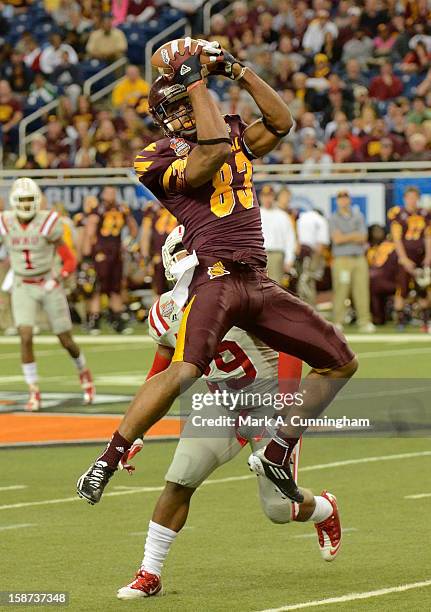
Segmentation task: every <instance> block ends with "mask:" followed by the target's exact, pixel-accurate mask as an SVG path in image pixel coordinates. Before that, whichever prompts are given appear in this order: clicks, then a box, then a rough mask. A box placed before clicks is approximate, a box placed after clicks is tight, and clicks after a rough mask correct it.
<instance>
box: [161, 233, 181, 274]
mask: <svg viewBox="0 0 431 612" xmlns="http://www.w3.org/2000/svg"><path fill="white" fill-rule="evenodd" d="M184 234H185V228H184V225H178V226H177V227H176V228H175V229H173V230H172V232H171V233H170V234H169V236H168V237H167V238H166V240H165V244H164V245H163V246H162V261H163V267H164V268H165V276H166V280H168V281H171V282H173V281H175V280H176V279H175V277H174V276H173V275H172V273H171V268H172V266H173V265H174V264H175V263H177V261H178V255H179V254H180V253H185V254H187V251H186V249H185V248H182V249H179V250H176V248H177V247H178V245H181V244H182V242H183V238H184Z"/></svg>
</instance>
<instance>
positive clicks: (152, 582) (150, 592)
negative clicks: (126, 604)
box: [117, 569, 163, 599]
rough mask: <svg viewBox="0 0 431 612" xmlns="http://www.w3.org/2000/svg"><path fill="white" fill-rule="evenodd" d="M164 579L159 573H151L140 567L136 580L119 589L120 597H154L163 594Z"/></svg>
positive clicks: (118, 595) (118, 594)
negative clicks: (162, 579) (161, 578)
mask: <svg viewBox="0 0 431 612" xmlns="http://www.w3.org/2000/svg"><path fill="white" fill-rule="evenodd" d="M162 594H163V589H162V581H161V580H160V576H157V574H150V572H146V571H145V570H143V569H140V570H139V572H138V573H137V574H136V576H135V580H133V582H131V583H130V584H128V585H127V586H125V587H122V588H121V589H118V591H117V597H118V599H138V598H139V597H153V596H154V595H162Z"/></svg>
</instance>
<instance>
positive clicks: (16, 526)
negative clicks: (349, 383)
mask: <svg viewBox="0 0 431 612" xmlns="http://www.w3.org/2000/svg"><path fill="white" fill-rule="evenodd" d="M26 527H36V524H35V523H21V524H19V525H4V526H1V525H0V531H9V529H25V528H26Z"/></svg>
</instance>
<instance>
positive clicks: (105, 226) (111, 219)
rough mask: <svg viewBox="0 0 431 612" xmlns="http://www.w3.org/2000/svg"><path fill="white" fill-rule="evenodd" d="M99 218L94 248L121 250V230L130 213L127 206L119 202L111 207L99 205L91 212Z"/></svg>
mask: <svg viewBox="0 0 431 612" xmlns="http://www.w3.org/2000/svg"><path fill="white" fill-rule="evenodd" d="M93 214H95V215H97V217H98V218H99V222H98V225H97V237H96V245H95V250H103V249H109V250H111V251H116V250H117V251H120V250H121V231H122V229H123V227H124V226H125V225H126V223H127V216H128V215H129V214H130V211H129V209H128V208H127V206H125V205H122V204H120V205H119V206H113V207H112V208H105V207H104V206H103V204H102V205H100V206H99V207H98V208H97V209H96V211H95V212H94V213H93Z"/></svg>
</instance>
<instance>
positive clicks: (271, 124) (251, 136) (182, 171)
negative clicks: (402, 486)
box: [77, 45, 357, 504]
mask: <svg viewBox="0 0 431 612" xmlns="http://www.w3.org/2000/svg"><path fill="white" fill-rule="evenodd" d="M172 55H173V59H169V65H170V67H171V68H172V71H173V72H172V74H171V75H168V76H166V75H163V76H160V77H159V78H158V79H156V81H155V82H154V83H153V85H152V87H151V90H150V95H149V107H150V109H151V112H152V114H153V117H154V119H155V121H156V122H157V123H158V124H159V125H160V127H161V128H162V129H163V132H164V134H165V137H164V138H162V139H161V140H158V141H157V142H153V143H151V144H150V145H148V146H147V147H145V149H144V150H143V151H141V152H140V153H139V154H138V155H137V157H136V161H135V170H136V173H137V175H138V177H139V180H140V181H141V182H142V183H143V184H144V185H145V186H146V187H147V188H149V189H150V190H151V191H152V192H153V193H154V195H155V196H156V197H157V199H158V200H160V202H161V203H162V205H163V206H165V207H166V208H167V209H168V210H169V212H171V213H172V214H173V215H174V217H176V219H177V221H178V223H180V224H182V225H184V226H185V228H186V234H185V247H186V249H187V251H188V252H189V253H193V252H195V255H196V256H197V258H198V260H199V263H198V265H197V266H196V268H195V269H194V274H193V277H192V279H191V283H190V285H189V287H188V303H187V306H186V309H185V311H184V314H183V317H182V321H181V326H180V329H179V331H178V339H177V343H176V348H175V353H174V355H173V357H172V361H171V363H170V365H169V366H168V367H167V368H166V369H165V370H163V371H162V372H159V373H158V374H156V375H155V376H153V377H152V378H150V379H149V380H147V381H146V382H145V384H144V385H143V386H142V387H141V389H140V390H139V391H138V393H137V395H136V397H135V399H134V400H133V401H132V403H131V405H130V406H129V408H128V410H127V413H126V414H125V416H124V418H123V420H122V422H121V424H120V426H119V429H118V431H116V432H115V433H114V435H113V437H112V439H111V441H110V443H109V444H108V446H107V448H106V450H105V451H104V452H103V453H102V455H100V456H99V457H98V458H97V459H96V461H95V463H93V464H92V465H91V466H90V468H89V469H88V470H87V471H86V472H85V473H84V474H83V475H82V476H81V477H80V479H79V480H78V485H77V491H78V494H79V495H80V496H81V497H83V498H84V499H86V500H87V501H89V502H90V503H92V504H94V503H97V502H98V501H99V500H100V498H101V496H102V493H103V490H104V488H105V486H106V484H107V483H108V481H109V479H110V478H111V476H112V475H113V474H114V472H115V471H116V469H117V466H118V463H119V461H120V459H121V457H122V454H123V452H122V451H123V450H124V449H125V450H127V449H129V448H130V447H131V445H132V444H133V441H134V440H135V438H137V437H138V436H139V435H141V434H142V432H146V431H147V430H148V429H149V428H150V427H151V425H153V424H154V423H155V422H156V421H158V420H159V419H160V418H161V417H162V416H163V415H165V414H166V412H167V411H168V410H169V408H170V406H171V404H172V402H173V401H174V399H175V398H176V397H177V396H178V395H179V393H180V391H181V390H182V389H184V388H185V387H187V386H188V385H190V384H191V383H192V382H193V381H194V380H196V378H199V377H200V376H202V374H203V372H205V370H206V369H207V367H208V365H209V364H210V362H211V361H212V359H213V357H214V355H215V353H216V350H217V347H218V345H219V344H220V342H221V340H222V339H223V338H224V336H225V335H226V334H227V333H228V332H229V330H230V329H231V328H232V327H233V326H236V327H239V328H240V329H243V330H244V331H246V332H249V333H251V334H253V335H254V336H255V337H256V338H258V339H259V340H260V341H262V342H263V343H264V344H265V345H267V346H269V347H271V348H272V349H273V350H274V351H276V352H280V353H289V354H290V355H293V356H295V357H297V358H298V359H300V360H301V361H304V362H306V363H307V364H308V365H310V366H311V371H310V372H309V374H308V375H307V376H306V377H305V379H304V380H303V381H302V383H301V392H302V393H303V394H304V402H303V405H302V406H296V407H294V408H292V409H291V411H290V412H289V417H291V418H293V417H298V419H302V422H305V421H304V419H307V418H312V417H316V416H318V415H319V414H320V413H321V412H322V411H323V410H324V409H325V408H326V407H327V406H328V404H329V403H330V402H331V401H332V399H333V398H334V397H335V395H336V394H337V392H338V391H339V390H340V388H341V387H342V386H343V385H344V384H345V383H346V381H347V380H348V379H349V378H350V377H351V376H352V375H353V374H354V372H355V371H356V369H357V361H356V358H355V355H354V353H353V352H352V351H351V349H350V348H349V347H348V345H347V343H346V340H345V338H344V337H343V336H342V335H341V334H340V333H339V332H338V331H337V330H336V329H335V328H334V326H333V325H332V324H331V323H328V322H327V321H325V320H324V319H323V318H321V317H320V316H319V315H318V314H316V313H315V312H314V311H313V309H312V308H311V307H309V306H308V305H306V304H305V303H303V302H302V301H301V300H299V299H298V298H296V297H294V296H293V295H291V294H290V293H288V292H286V291H285V290H284V289H282V287H280V286H279V285H278V284H277V283H276V282H274V281H272V280H271V279H269V278H268V276H267V274H266V270H265V266H266V256H265V250H264V246H263V236H262V229H261V221H260V212H259V204H258V202H257V198H256V192H255V189H254V186H253V176H252V175H253V168H252V160H253V159H254V158H257V157H262V156H263V155H266V154H267V153H269V152H270V151H271V150H272V149H274V148H275V147H276V146H277V145H278V143H279V142H280V139H282V138H283V136H286V134H288V133H289V131H290V130H291V128H292V125H293V121H292V117H291V114H290V111H289V109H288V107H287V106H286V104H285V103H284V101H283V100H282V99H281V97H280V96H279V95H278V94H277V93H276V92H275V91H274V90H273V89H272V88H271V87H270V86H269V85H268V84H267V83H265V82H264V81H263V80H262V79H261V78H259V76H258V75H257V74H256V73H255V72H254V71H253V70H252V69H251V68H249V67H245V66H243V65H242V64H241V63H240V62H239V61H237V60H236V59H235V58H234V57H232V56H231V55H230V54H229V53H227V52H226V51H224V50H222V49H221V50H220V53H219V54H218V55H217V61H215V62H214V67H215V71H216V73H217V74H220V75H222V76H225V77H226V78H230V79H233V80H235V81H236V82H237V83H238V84H239V86H240V87H242V88H243V89H244V90H245V91H247V92H248V93H249V94H250V95H251V97H252V98H253V99H254V101H255V102H256V104H257V106H258V107H259V109H260V111H261V113H262V116H261V118H260V119H258V120H257V121H255V122H253V123H251V124H250V125H246V124H245V123H244V122H243V121H242V120H241V118H240V117H239V116H238V115H226V116H222V114H221V113H220V110H219V109H218V107H217V105H216V103H215V101H214V99H213V97H212V95H211V93H210V91H209V90H208V88H207V83H206V80H205V78H204V77H203V76H202V74H203V67H202V65H201V62H200V50H199V49H198V50H197V51H195V53H194V54H192V53H191V52H190V47H188V46H187V45H186V46H185V49H184V52H183V53H180V52H179V51H178V50H176V51H175V52H174V53H173V54H172ZM210 78H211V77H210ZM294 422H299V420H298V421H297V419H296V418H295V419H294ZM305 429H306V426H305V425H304V426H300V427H299V426H294V425H292V424H291V423H290V421H289V422H287V423H286V424H285V425H283V426H280V428H279V429H278V431H277V432H276V433H275V434H274V437H273V438H272V439H271V440H270V441H269V443H268V444H267V445H266V447H265V448H261V449H258V450H256V451H255V452H254V453H253V456H252V458H251V459H250V466H251V468H252V469H253V470H254V471H256V472H257V473H260V474H265V475H266V476H267V477H268V478H269V479H270V480H272V481H273V482H274V484H275V485H276V486H277V487H278V489H279V490H280V492H281V493H282V494H283V495H285V496H286V497H289V498H290V499H291V500H293V501H296V502H298V503H302V502H303V501H304V496H303V494H302V493H301V492H300V491H299V489H298V487H297V485H296V483H295V479H294V478H293V475H292V473H291V468H290V459H291V455H292V452H293V450H294V448H295V446H296V444H297V443H298V440H299V438H300V437H301V435H302V433H303V432H304V431H305Z"/></svg>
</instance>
